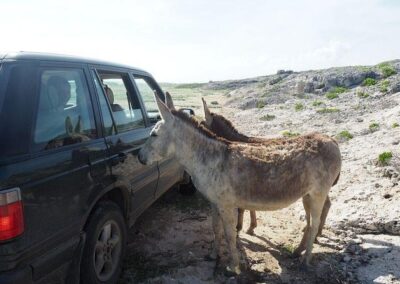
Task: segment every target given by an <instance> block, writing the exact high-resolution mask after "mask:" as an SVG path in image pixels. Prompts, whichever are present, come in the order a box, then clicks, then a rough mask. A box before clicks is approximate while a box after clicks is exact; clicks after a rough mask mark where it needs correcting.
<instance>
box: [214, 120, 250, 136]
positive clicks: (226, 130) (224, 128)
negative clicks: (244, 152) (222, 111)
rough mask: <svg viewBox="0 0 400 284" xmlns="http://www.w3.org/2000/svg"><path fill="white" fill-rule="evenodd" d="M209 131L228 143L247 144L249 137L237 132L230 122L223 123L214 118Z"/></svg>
mask: <svg viewBox="0 0 400 284" xmlns="http://www.w3.org/2000/svg"><path fill="white" fill-rule="evenodd" d="M210 129H211V131H213V132H214V133H215V134H217V135H219V136H221V137H224V138H225V139H227V140H230V141H237V142H249V140H250V137H248V136H246V135H244V134H242V133H240V132H239V131H237V130H236V128H234V127H233V125H232V124H231V123H230V122H228V121H224V120H223V119H220V118H219V117H214V119H213V122H212V123H211V127H210Z"/></svg>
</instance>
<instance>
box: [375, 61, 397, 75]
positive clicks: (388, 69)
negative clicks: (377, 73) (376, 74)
mask: <svg viewBox="0 0 400 284" xmlns="http://www.w3.org/2000/svg"><path fill="white" fill-rule="evenodd" d="M378 68H379V70H381V72H382V74H383V77H384V78H387V77H390V76H392V75H394V74H396V73H397V72H396V69H394V67H393V66H392V65H391V64H390V63H389V62H383V63H380V64H378Z"/></svg>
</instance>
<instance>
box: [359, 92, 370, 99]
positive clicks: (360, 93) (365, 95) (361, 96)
mask: <svg viewBox="0 0 400 284" xmlns="http://www.w3.org/2000/svg"><path fill="white" fill-rule="evenodd" d="M357 96H358V97H359V98H363V99H365V98H368V97H369V94H368V93H364V92H357Z"/></svg>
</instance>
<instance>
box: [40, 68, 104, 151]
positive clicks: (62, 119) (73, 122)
mask: <svg viewBox="0 0 400 284" xmlns="http://www.w3.org/2000/svg"><path fill="white" fill-rule="evenodd" d="M39 89H40V94H39V105H38V111H37V116H36V123H35V128H34V134H33V145H34V149H35V150H37V151H41V150H48V149H54V148H58V147H62V146H66V145H71V144H75V143H80V142H84V141H88V140H91V139H95V138H97V132H96V128H95V123H94V118H93V108H92V103H91V100H90V95H89V89H88V86H87V83H86V80H85V75H84V73H83V70H82V69H73V68H62V69H61V68H60V69H59V68H57V69H56V68H51V69H42V71H41V74H40V88H39Z"/></svg>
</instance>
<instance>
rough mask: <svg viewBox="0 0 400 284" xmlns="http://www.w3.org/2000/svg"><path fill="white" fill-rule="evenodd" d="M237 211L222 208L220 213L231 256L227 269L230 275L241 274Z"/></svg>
mask: <svg viewBox="0 0 400 284" xmlns="http://www.w3.org/2000/svg"><path fill="white" fill-rule="evenodd" d="M236 212H237V211H236V209H235V208H220V210H219V213H220V216H221V219H222V223H223V226H224V230H225V238H226V242H227V243H228V247H229V251H230V254H231V261H230V264H229V266H228V267H227V271H228V272H229V273H234V274H240V268H239V252H238V249H237V247H236V232H235V226H236V224H237V223H236V221H237V219H236Z"/></svg>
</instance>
